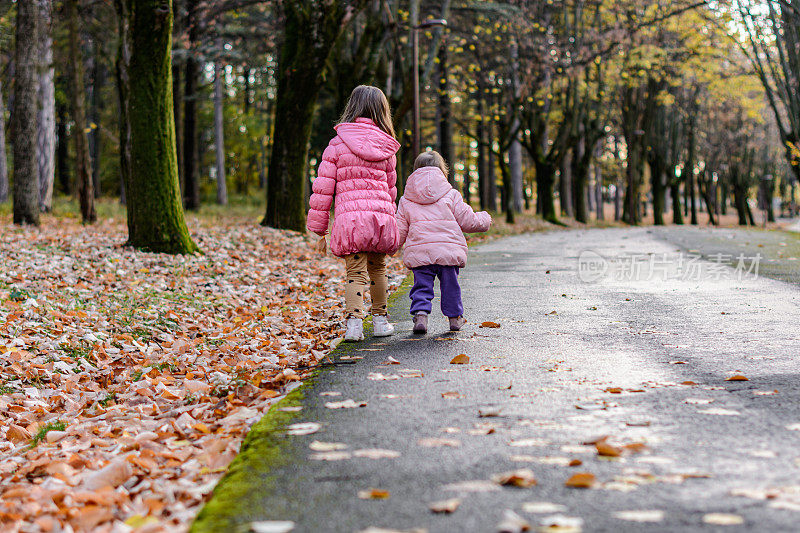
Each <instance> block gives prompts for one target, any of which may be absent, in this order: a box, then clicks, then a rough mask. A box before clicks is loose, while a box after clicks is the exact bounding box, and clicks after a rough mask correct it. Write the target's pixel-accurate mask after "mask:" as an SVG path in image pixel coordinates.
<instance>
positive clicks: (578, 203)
mask: <svg viewBox="0 0 800 533" xmlns="http://www.w3.org/2000/svg"><path fill="white" fill-rule="evenodd" d="M591 163H592V152H591V149H590V148H588V147H587V146H586V139H585V137H583V136H581V138H580V139H579V140H578V143H577V145H576V147H575V151H574V153H573V155H572V203H573V206H574V213H575V220H577V221H578V222H580V223H582V224H587V223H588V222H589V210H588V208H587V205H586V203H587V202H586V187H587V185H588V184H589V166H590V165H591Z"/></svg>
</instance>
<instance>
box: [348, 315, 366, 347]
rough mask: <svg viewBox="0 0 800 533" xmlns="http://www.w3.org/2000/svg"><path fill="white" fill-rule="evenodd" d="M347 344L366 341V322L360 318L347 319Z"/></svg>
mask: <svg viewBox="0 0 800 533" xmlns="http://www.w3.org/2000/svg"><path fill="white" fill-rule="evenodd" d="M344 340H345V342H358V341H363V340H364V321H363V320H361V319H360V318H348V319H347V331H346V332H345V334H344Z"/></svg>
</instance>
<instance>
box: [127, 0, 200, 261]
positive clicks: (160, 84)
mask: <svg viewBox="0 0 800 533" xmlns="http://www.w3.org/2000/svg"><path fill="white" fill-rule="evenodd" d="M115 4H116V8H117V13H118V15H119V18H120V21H121V22H120V24H121V28H120V29H121V34H120V39H121V46H120V55H119V60H118V70H119V77H120V78H121V81H122V83H123V85H124V89H123V90H122V91H121V93H122V95H123V96H124V97H125V101H123V103H122V106H121V107H122V108H123V114H124V117H123V118H124V119H126V121H127V132H125V131H123V135H120V140H121V142H122V141H124V140H125V138H126V135H127V141H128V142H129V143H130V145H129V147H126V148H127V150H129V154H130V157H129V159H127V158H123V160H122V161H123V165H124V164H129V165H130V166H129V169H128V170H127V172H123V175H126V176H127V181H126V182H125V189H126V200H127V204H128V243H127V244H128V245H129V246H132V247H134V248H138V249H140V250H145V251H150V252H164V253H172V254H185V253H192V252H195V251H197V246H196V245H195V244H194V242H193V241H192V239H191V237H190V236H189V231H188V229H187V227H186V221H185V220H184V213H183V206H182V203H181V193H180V187H179V184H178V161H177V156H176V154H175V120H174V116H173V105H172V65H171V58H170V55H171V50H172V1H171V0H116V1H115ZM126 148H123V151H125V150H126Z"/></svg>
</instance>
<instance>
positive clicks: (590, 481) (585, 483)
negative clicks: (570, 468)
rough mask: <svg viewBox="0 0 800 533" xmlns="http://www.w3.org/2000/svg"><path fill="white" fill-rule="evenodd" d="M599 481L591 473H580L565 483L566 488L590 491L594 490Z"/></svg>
mask: <svg viewBox="0 0 800 533" xmlns="http://www.w3.org/2000/svg"><path fill="white" fill-rule="evenodd" d="M596 482H597V479H596V478H595V477H594V474H592V473H590V472H578V473H577V474H573V475H572V476H571V477H570V478H569V479H568V480H567V481H566V483H565V486H567V487H571V488H575V489H589V488H592V487H593V486H594V485H595V483H596Z"/></svg>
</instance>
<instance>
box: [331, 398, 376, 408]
mask: <svg viewBox="0 0 800 533" xmlns="http://www.w3.org/2000/svg"><path fill="white" fill-rule="evenodd" d="M366 406H367V402H357V401H355V400H342V401H341V402H325V407H327V408H328V409H355V408H357V407H366Z"/></svg>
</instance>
